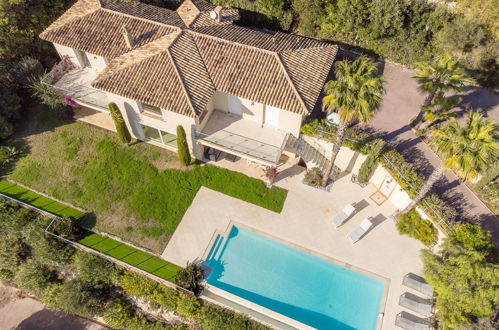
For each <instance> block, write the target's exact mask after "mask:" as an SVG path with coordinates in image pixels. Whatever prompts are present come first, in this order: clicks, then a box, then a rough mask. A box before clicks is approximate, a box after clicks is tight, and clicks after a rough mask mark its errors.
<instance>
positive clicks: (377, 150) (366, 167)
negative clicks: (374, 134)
mask: <svg viewBox="0 0 499 330" xmlns="http://www.w3.org/2000/svg"><path fill="white" fill-rule="evenodd" d="M385 146H386V142H385V141H383V140H376V142H375V143H374V146H373V147H372V149H371V152H370V153H369V156H367V158H366V160H365V161H364V162H363V163H362V165H361V166H360V169H359V175H358V177H357V180H358V181H359V183H366V182H367V181H368V180H369V177H370V176H371V174H372V173H373V171H374V168H375V166H376V164H378V159H379V157H380V156H381V153H382V152H383V150H384V149H385Z"/></svg>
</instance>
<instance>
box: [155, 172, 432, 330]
mask: <svg viewBox="0 0 499 330" xmlns="http://www.w3.org/2000/svg"><path fill="white" fill-rule="evenodd" d="M287 171H288V172H287V175H286V177H285V178H284V179H282V180H280V181H278V182H277V186H279V187H282V188H285V189H288V196H287V199H286V202H285V204H284V208H283V211H282V212H281V213H280V214H278V213H274V212H272V211H269V210H267V209H264V208H261V207H258V206H256V205H253V204H249V203H246V202H243V201H241V200H238V199H235V198H232V197H229V196H227V195H224V194H221V193H218V192H215V191H213V190H210V189H207V188H204V187H202V188H201V189H200V190H199V192H198V194H197V195H196V197H195V198H194V200H193V202H192V204H191V206H190V207H189V209H188V210H187V212H186V213H185V215H184V217H183V219H182V221H181V223H180V224H179V226H178V227H177V230H176V231H175V233H174V234H173V236H172V238H171V239H170V241H169V243H168V245H167V247H166V249H165V251H164V252H163V255H162V256H163V258H165V259H166V260H168V261H170V262H173V263H175V264H178V265H185V264H186V263H187V262H188V261H193V260H196V259H198V260H201V259H202V257H203V256H204V255H205V253H206V252H207V250H209V249H210V247H211V246H210V242H211V241H212V239H213V237H214V235H215V233H219V232H225V231H226V230H227V229H228V227H229V226H230V225H231V223H232V224H233V223H236V224H240V225H243V226H245V227H247V228H252V229H253V230H255V231H257V232H260V233H264V234H266V235H267V236H270V237H273V238H275V239H277V240H281V241H283V242H286V243H288V244H290V245H294V246H296V247H299V248H301V249H303V250H305V251H308V252H310V253H312V254H316V255H321V256H323V257H325V258H328V259H331V260H333V261H336V262H338V263H340V264H346V265H349V266H352V268H354V269H357V270H361V271H365V272H370V273H372V274H375V275H377V276H379V277H382V278H385V279H387V283H388V284H387V286H388V288H387V295H386V301H385V302H382V305H383V304H384V306H382V311H383V312H384V318H383V320H382V322H380V323H379V326H378V328H381V329H393V328H395V326H394V323H395V316H396V314H397V313H398V312H400V311H402V310H403V309H402V308H401V307H400V306H398V301H399V296H400V295H401V294H403V293H404V292H406V291H409V292H412V293H415V294H418V293H417V292H414V291H412V290H411V289H409V288H406V287H404V286H402V277H403V276H404V275H405V274H407V273H408V272H413V273H419V272H420V270H421V269H422V263H421V260H420V259H419V251H420V250H421V249H422V248H424V247H423V245H422V244H421V243H419V242H418V241H416V240H414V239H411V238H409V237H407V236H401V235H399V233H398V232H397V229H396V228H395V224H394V223H393V222H392V221H391V220H390V219H388V217H389V216H390V215H391V214H392V213H393V212H394V211H395V207H394V206H393V205H392V204H391V203H390V202H388V201H385V202H384V203H382V204H381V205H379V206H378V205H377V204H376V203H375V202H374V201H373V200H371V199H370V196H371V195H372V194H373V193H374V192H375V191H376V189H375V188H374V186H371V185H369V186H367V187H364V188H361V187H360V186H358V185H356V184H353V183H351V182H350V174H349V175H347V176H344V177H342V178H341V179H339V180H338V181H336V182H335V184H334V185H333V187H332V189H331V192H326V191H323V190H320V189H316V188H312V187H309V186H306V185H304V184H303V183H302V179H303V175H304V173H303V172H302V171H300V169H299V168H298V167H293V168H290V169H288V170H287ZM283 174H284V173H283ZM352 202H355V203H359V204H360V206H361V207H360V208H359V210H358V212H357V213H356V214H354V216H352V217H351V218H350V219H349V220H347V221H346V222H345V223H344V224H343V225H342V226H340V227H338V228H335V227H334V225H333V224H332V223H331V222H330V221H329V220H330V219H331V218H332V217H333V216H334V215H335V214H337V213H338V212H339V211H340V210H341V209H342V208H343V207H344V206H345V205H346V204H348V203H352ZM366 217H373V223H374V227H373V228H372V229H371V230H370V231H369V232H368V233H367V234H366V235H365V236H364V237H363V238H362V239H361V240H360V241H358V242H357V243H355V244H352V243H351V242H350V240H349V239H348V238H347V235H348V234H349V233H350V232H351V231H352V230H354V229H355V228H356V227H357V226H358V225H359V223H360V222H361V221H362V220H363V219H364V218H366ZM372 274H371V275H372ZM418 295H419V294H418ZM241 303H245V302H244V301H243V300H242V299H241ZM252 307H253V306H252ZM255 309H256V308H255Z"/></svg>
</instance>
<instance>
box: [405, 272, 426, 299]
mask: <svg viewBox="0 0 499 330" xmlns="http://www.w3.org/2000/svg"><path fill="white" fill-rule="evenodd" d="M402 284H403V285H405V286H406V287H408V288H411V289H414V290H416V291H418V292H420V293H422V294H424V295H427V296H428V297H432V296H433V288H432V287H431V286H430V285H429V284H428V283H426V281H425V279H424V278H422V277H421V276H418V275H416V274H413V273H408V274H406V275H405V276H404V279H403V280H402Z"/></svg>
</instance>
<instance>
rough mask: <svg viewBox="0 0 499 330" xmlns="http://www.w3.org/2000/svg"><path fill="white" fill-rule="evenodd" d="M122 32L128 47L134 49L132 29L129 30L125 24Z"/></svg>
mask: <svg viewBox="0 0 499 330" xmlns="http://www.w3.org/2000/svg"><path fill="white" fill-rule="evenodd" d="M121 33H122V34H123V38H125V44H126V46H127V47H128V49H132V48H133V37H132V35H131V34H130V31H128V29H127V27H126V26H124V25H123V28H122V30H121Z"/></svg>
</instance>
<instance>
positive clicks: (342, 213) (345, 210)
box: [331, 204, 355, 227]
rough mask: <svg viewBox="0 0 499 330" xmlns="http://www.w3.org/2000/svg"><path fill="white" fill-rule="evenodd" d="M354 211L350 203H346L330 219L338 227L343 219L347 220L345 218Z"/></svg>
mask: <svg viewBox="0 0 499 330" xmlns="http://www.w3.org/2000/svg"><path fill="white" fill-rule="evenodd" d="M354 213H355V207H354V206H353V205H352V204H347V205H346V206H345V207H344V208H343V210H341V211H340V213H338V214H336V215H335V216H334V218H333V219H331V222H332V223H334V224H335V225H336V227H339V226H340V225H342V224H343V223H344V222H345V221H347V219H348V218H350V217H351V216H352V214H354Z"/></svg>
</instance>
